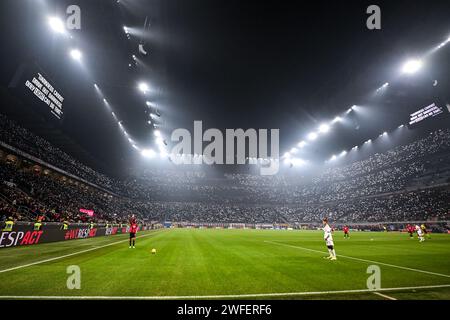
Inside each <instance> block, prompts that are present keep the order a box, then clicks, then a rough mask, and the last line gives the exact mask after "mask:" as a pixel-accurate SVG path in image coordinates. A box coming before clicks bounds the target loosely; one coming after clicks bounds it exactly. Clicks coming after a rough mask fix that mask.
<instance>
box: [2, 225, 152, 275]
mask: <svg viewBox="0 0 450 320" xmlns="http://www.w3.org/2000/svg"><path fill="white" fill-rule="evenodd" d="M150 235H153V233H149V234H146V235H143V236H140V237H137V238H138V239H140V238H145V237H148V236H150ZM126 241H128V239H124V240H120V241H116V242H112V243H108V244H105V245H103V246H98V247H93V248H90V249H85V250H81V251H77V252H73V253H69V254H65V255H63V256H59V257H53V258H49V259H45V260H40V261H36V262H31V263H27V264H23V265H20V266H16V267H12V268H8V269H3V270H0V273H5V272H9V271H14V270H18V269H23V268H27V267H31V266H35V265H38V264H42V263H46V262H51V261H55V260H60V259H64V258H68V257H72V256H76V255H78V254H82V253H86V252H90V251H94V250H98V249H102V248H106V247H109V246H113V245H115V244H118V243H122V242H126Z"/></svg>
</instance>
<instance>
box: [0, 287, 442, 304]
mask: <svg viewBox="0 0 450 320" xmlns="http://www.w3.org/2000/svg"><path fill="white" fill-rule="evenodd" d="M438 288H450V284H444V285H433V286H418V287H398V288H380V289H376V290H372V289H356V290H336V291H311V292H307V291H305V292H284V293H250V294H234V295H206V296H0V300H4V299H37V300H44V299H47V300H194V299H240V298H259V297H288V296H314V295H329V294H346V293H376V292H380V291H381V292H383V291H408V290H420V289H438Z"/></svg>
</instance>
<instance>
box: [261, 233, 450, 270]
mask: <svg viewBox="0 0 450 320" xmlns="http://www.w3.org/2000/svg"><path fill="white" fill-rule="evenodd" d="M264 242H266V243H272V244H276V245H279V246H285V247H290V248H296V249H300V250H305V251H311V252H317V253H321V254H326V252H324V251H320V250H314V249H309V248H304V247H300V246H293V245H290V244H286V243H281V242H275V241H267V240H265V241H264ZM336 256H337V257H339V258H346V259H351V260H355V261H361V262H366V263H373V264H379V265H382V266H387V267H391V268H397V269H403V270H408V271H414V272H420V273H425V274H431V275H433V276H439V277H445V278H450V275H448V274H443V273H437V272H431V271H426V270H420V269H414V268H408V267H403V266H398V265H395V264H390V263H384V262H379V261H373V260H366V259H361V258H355V257H350V256H344V255H341V254H338V255H336Z"/></svg>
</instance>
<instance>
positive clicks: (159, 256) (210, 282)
mask: <svg viewBox="0 0 450 320" xmlns="http://www.w3.org/2000/svg"><path fill="white" fill-rule="evenodd" d="M322 237H323V236H322V232H321V231H287V230H216V229H170V230H156V231H147V232H141V233H139V234H138V238H137V242H136V249H129V247H128V236H127V235H117V236H110V237H101V238H92V239H83V240H73V241H67V242H58V243H50V244H41V245H37V246H29V247H18V248H8V249H0V299H74V298H76V299H114V298H115V299H377V300H379V299H382V300H385V299H391V300H393V299H398V300H400V299H450V235H447V234H433V235H432V237H431V239H427V240H426V241H425V242H424V243H419V241H418V240H417V238H414V239H413V240H411V239H409V236H408V235H407V234H404V233H397V232H392V233H382V232H377V233H375V232H353V233H351V238H350V239H349V240H345V239H344V238H343V235H342V232H335V234H334V239H335V247H336V252H337V255H338V259H337V261H330V260H328V259H325V258H324V257H326V256H327V255H328V253H327V250H326V247H325V244H324V241H323V239H322ZM153 248H156V249H157V253H156V254H151V250H152V249H153ZM69 266H78V267H79V270H80V278H79V283H80V289H68V286H67V282H68V278H69V277H71V274H70V273H68V270H67V268H68V267H69ZM374 266H375V267H374ZM378 268H379V269H378ZM371 270H379V273H378V272H376V273H375V274H372V272H371ZM378 275H379V279H380V286H381V289H380V290H378V289H377V290H376V291H370V290H369V289H368V286H367V282H368V278H369V277H371V278H370V279H369V283H372V284H374V283H376V280H374V279H376V277H377V276H378Z"/></svg>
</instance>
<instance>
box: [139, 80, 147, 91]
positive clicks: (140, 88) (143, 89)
mask: <svg viewBox="0 0 450 320" xmlns="http://www.w3.org/2000/svg"><path fill="white" fill-rule="evenodd" d="M148 89H149V88H148V84H146V83H145V82H141V83H140V84H139V90H141V91H142V92H143V93H146V92H147V91H148Z"/></svg>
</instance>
